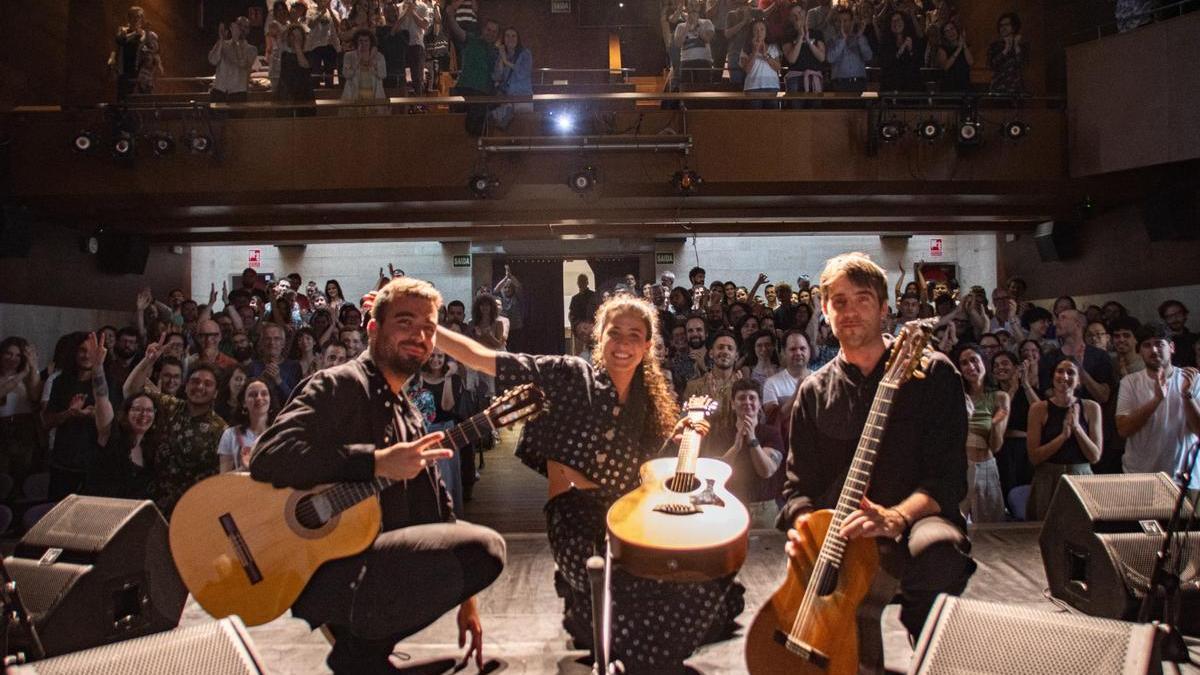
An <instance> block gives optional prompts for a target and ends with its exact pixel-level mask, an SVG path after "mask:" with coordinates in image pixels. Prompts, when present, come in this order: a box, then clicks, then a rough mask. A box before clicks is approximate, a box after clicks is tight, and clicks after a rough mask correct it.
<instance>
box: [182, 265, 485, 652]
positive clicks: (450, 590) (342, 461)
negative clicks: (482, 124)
mask: <svg viewBox="0 0 1200 675" xmlns="http://www.w3.org/2000/svg"><path fill="white" fill-rule="evenodd" d="M441 302H442V298H441V295H440V294H439V293H438V292H437V290H436V289H434V288H433V286H432V285H430V284H429V283H428V282H425V281H421V280H419V279H414V278H412V277H402V278H398V279H394V280H392V281H391V282H390V283H388V284H387V285H386V286H384V287H383V289H382V290H380V291H379V292H378V294H377V295H376V297H375V304H374V307H373V308H372V311H371V319H370V322H369V323H368V324H367V334H368V336H369V338H370V346H369V347H368V349H367V351H365V352H363V354H362V355H360V356H359V357H358V358H357V359H355V360H353V361H350V362H348V363H345V364H343V365H341V366H336V367H334V368H330V369H327V370H322V371H319V372H318V373H316V374H315V375H314V376H312V377H311V378H309V379H308V380H306V381H305V382H303V383H301V385H300V387H299V390H300V391H299V393H298V394H297V395H296V396H295V397H294V398H293V399H292V400H291V401H290V402H289V403H288V404H287V406H286V407H284V409H283V410H282V411H281V412H280V413H279V417H278V418H277V419H276V421H275V424H274V425H272V426H271V427H270V428H269V429H267V431H266V432H265V433H264V434H263V436H262V437H261V438H259V440H258V443H257V445H256V446H255V450H254V455H253V456H252V457H251V460H250V472H251V476H252V477H253V478H254V479H255V480H257V481H266V482H269V483H272V484H274V485H275V486H276V487H281V488H282V487H288V488H300V489H307V488H312V487H314V486H316V485H319V484H324V483H343V482H349V483H352V484H356V485H366V484H369V482H370V481H375V482H376V483H380V482H386V483H391V481H395V482H394V483H391V484H390V485H388V486H387V487H386V489H383V490H382V491H381V492H379V497H378V502H379V506H380V507H381V508H382V531H380V532H379V534H378V536H377V537H375V539H374V543H373V544H371V545H370V546H369V547H368V548H367V549H366V550H365V551H363V552H362V553H359V554H357V555H352V556H350V557H345V558H340V559H337V560H331V561H329V562H326V563H324V564H323V565H321V567H320V568H319V569H317V571H316V573H315V574H313V576H312V579H311V580H310V581H309V582H308V584H307V585H306V586H305V587H304V590H303V592H302V593H301V594H300V596H299V598H298V599H297V600H296V601H295V604H294V605H293V606H292V612H293V614H294V615H295V616H298V617H300V618H303V619H305V620H307V621H308V622H309V623H310V624H311V625H312V626H314V627H316V626H320V625H322V624H325V625H328V626H329V628H330V629H331V630H332V632H333V635H334V638H335V643H334V646H333V651H332V652H331V653H330V655H329V657H328V659H327V663H328V665H329V667H330V668H332V669H333V671H334V672H335V673H355V674H358V673H385V672H393V668H392V667H391V666H390V665H389V660H388V657H389V656H390V655H391V653H392V650H393V649H394V647H395V645H396V643H397V642H398V641H400V639H402V638H403V637H406V636H408V635H412V634H413V633H416V632H417V631H419V630H421V629H422V628H424V627H426V626H428V625H429V624H431V623H433V622H434V621H435V620H437V619H438V618H439V617H440V616H441V615H442V614H444V613H446V612H447V611H449V610H450V609H452V608H453V607H455V606H456V605H457V606H459V610H458V615H457V620H458V627H459V643H460V646H462V645H463V644H465V642H466V639H467V637H468V635H469V638H470V646H469V648H468V651H467V657H468V658H470V657H471V656H474V657H475V662H476V664H477V665H478V666H479V667H480V668H482V667H483V656H482V646H483V628H482V624H481V622H480V618H479V610H478V607H477V606H476V602H475V598H474V596H475V595H476V594H477V593H479V592H480V591H482V590H483V589H484V588H487V587H488V586H489V585H490V584H491V583H492V582H493V581H495V580H496V578H497V577H498V576H499V575H500V571H501V569H502V568H503V567H504V561H505V545H504V540H503V538H501V537H500V535H499V534H497V533H496V532H494V531H492V530H490V529H488V528H485V527H481V526H478V525H472V524H470V523H465V522H455V518H454V513H453V509H452V508H451V505H450V500H449V497H448V495H447V493H446V488H445V486H444V485H443V483H442V480H441V478H440V476H439V474H438V472H437V469H436V462H437V460H439V459H446V458H448V457H450V455H451V452H452V451H451V450H448V449H444V448H441V447H439V445H440V444H442V443H443V442H445V441H446V438H445V435H444V433H443V432H440V431H439V432H436V433H432V434H424V435H423V424H422V420H421V417H420V415H419V413H418V412H417V411H416V410H415V408H414V406H413V405H412V403H411V402H410V401H409V400H408V398H407V397H406V396H405V395H404V387H405V384H406V383H407V382H408V380H409V379H410V378H412V377H416V376H417V373H418V371H419V369H420V367H421V364H423V363H424V362H425V361H426V359H428V358H429V355H430V354H431V353H432V351H433V347H434V342H435V335H436V333H437V310H438V307H439V306H440V305H441ZM318 510H320V507H318ZM243 525H244V524H243ZM231 527H232V526H231ZM280 527H281V528H282V527H283V526H282V525H281V526H280ZM373 534H374V533H373V532H370V533H368V534H367V536H368V539H367V541H370V539H369V537H370V536H373ZM182 535H183V537H181V538H185V537H186V533H182ZM172 537H173V538H174V537H175V534H174V533H172ZM172 548H173V549H174V548H175V545H174V544H173V546H172ZM176 557H177V558H178V557H179V554H178V552H177V553H176ZM201 590H202V589H201ZM193 593H196V589H193Z"/></svg>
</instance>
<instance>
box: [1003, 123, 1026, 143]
mask: <svg viewBox="0 0 1200 675" xmlns="http://www.w3.org/2000/svg"><path fill="white" fill-rule="evenodd" d="M1028 134H1029V125H1028V124H1026V123H1024V122H1022V121H1021V120H1013V121H1011V122H1009V123H1007V124H1005V125H1004V137H1005V138H1007V139H1008V140H1010V141H1014V142H1015V141H1019V140H1021V139H1023V138H1025V136H1027V135H1028Z"/></svg>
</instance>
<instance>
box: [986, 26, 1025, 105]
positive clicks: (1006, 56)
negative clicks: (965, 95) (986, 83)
mask: <svg viewBox="0 0 1200 675" xmlns="http://www.w3.org/2000/svg"><path fill="white" fill-rule="evenodd" d="M996 32H997V33H999V37H998V38H997V39H996V40H995V41H994V42H992V44H991V46H989V47H988V68H991V70H992V88H991V91H992V93H994V94H1021V93H1024V91H1025V80H1024V76H1023V74H1022V72H1021V71H1022V70H1023V69H1024V68H1025V64H1026V63H1028V62H1029V45H1027V44H1025V40H1024V38H1023V37H1022V36H1021V19H1020V17H1018V16H1017V15H1016V13H1014V12H1007V13H1005V14H1001V15H1000V18H999V19H997V20H996Z"/></svg>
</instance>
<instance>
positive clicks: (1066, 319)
mask: <svg viewBox="0 0 1200 675" xmlns="http://www.w3.org/2000/svg"><path fill="white" fill-rule="evenodd" d="M1054 325H1055V327H1056V329H1057V332H1058V338H1059V341H1060V342H1061V346H1058V347H1054V348H1052V349H1051V350H1050V351H1049V352H1047V353H1046V354H1045V355H1044V356H1043V357H1042V360H1041V361H1040V362H1039V363H1038V378H1039V385H1038V387H1039V389H1040V390H1041V391H1049V390H1050V388H1051V384H1052V379H1053V376H1054V369H1055V368H1056V367H1057V365H1058V362H1059V361H1061V360H1062V359H1064V358H1069V359H1073V360H1075V361H1076V362H1078V363H1079V364H1081V366H1082V368H1081V370H1080V372H1079V381H1080V384H1082V385H1083V389H1084V391H1083V392H1082V398H1086V399H1091V400H1093V401H1096V402H1097V403H1099V404H1101V405H1103V404H1105V403H1107V402H1108V399H1109V397H1110V396H1111V395H1112V393H1113V392H1112V390H1113V387H1114V386H1115V385H1116V381H1115V380H1114V379H1113V374H1112V361H1111V360H1110V359H1109V356H1108V352H1106V351H1104V350H1103V349H1097V348H1096V347H1093V346H1091V345H1089V344H1087V343H1086V342H1085V341H1084V339H1083V313H1082V312H1080V311H1079V310H1077V309H1064V310H1062V311H1061V312H1059V313H1058V317H1057V319H1056V320H1055V322H1054Z"/></svg>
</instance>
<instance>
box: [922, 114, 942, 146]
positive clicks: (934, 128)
mask: <svg viewBox="0 0 1200 675" xmlns="http://www.w3.org/2000/svg"><path fill="white" fill-rule="evenodd" d="M945 132H946V127H945V126H944V125H942V123H941V122H938V121H937V120H936V119H934V118H932V117H930V118H929V119H927V120H925V121H924V122H921V125H920V126H918V127H917V136H919V137H920V138H921V140H923V141H925V142H927V143H933V142H934V141H936V140H937V139H939V138H941V137H942V134H943V133H945Z"/></svg>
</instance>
